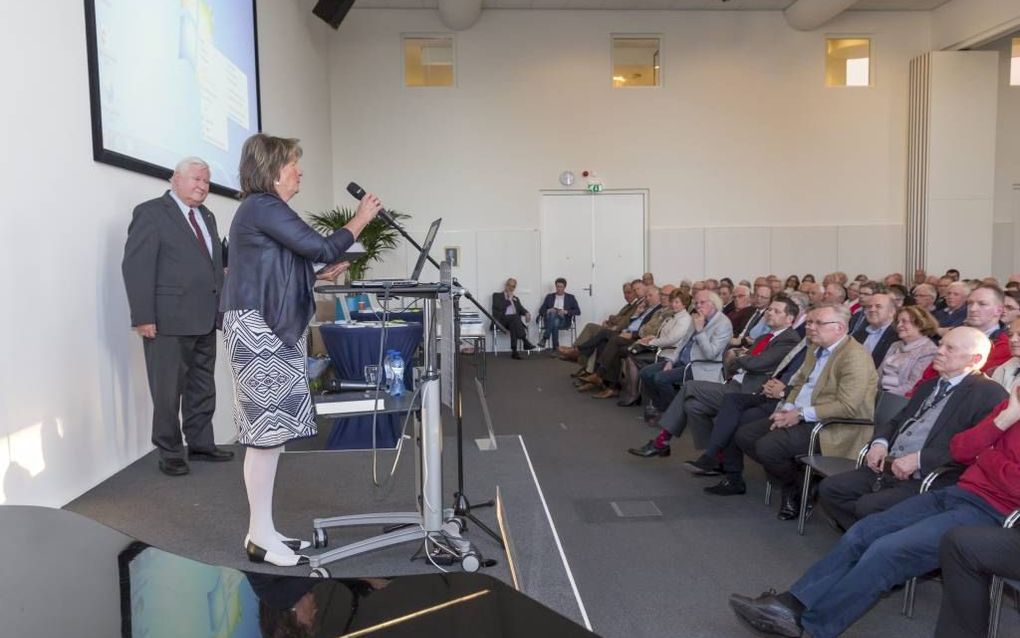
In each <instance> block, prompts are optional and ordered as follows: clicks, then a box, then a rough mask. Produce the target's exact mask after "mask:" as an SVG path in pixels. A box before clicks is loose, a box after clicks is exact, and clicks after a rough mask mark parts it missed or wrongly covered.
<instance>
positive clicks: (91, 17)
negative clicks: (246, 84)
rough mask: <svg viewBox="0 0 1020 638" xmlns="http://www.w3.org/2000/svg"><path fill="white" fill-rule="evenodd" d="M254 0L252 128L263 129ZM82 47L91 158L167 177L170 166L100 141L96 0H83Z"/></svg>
mask: <svg viewBox="0 0 1020 638" xmlns="http://www.w3.org/2000/svg"><path fill="white" fill-rule="evenodd" d="M256 4H257V0H251V16H252V40H253V43H254V50H255V129H256V131H258V132H261V131H262V89H261V79H260V75H261V73H260V72H259V20H258V11H257V7H256ZM85 49H86V51H87V54H88V55H87V57H88V73H89V103H90V107H91V112H92V159H93V160H95V161H97V162H102V163H103V164H109V165H111V166H116V167H118V168H124V169H127V170H129V171H134V172H136V173H142V174H143V175H151V176H152V177H159V178H162V179H170V177H171V176H172V175H173V173H174V170H173V167H166V166H160V165H158V164H153V163H152V162H147V161H145V160H142V159H138V158H137V157H132V156H130V155H124V154H123V153H118V152H116V151H111V150H110V149H108V148H106V145H105V143H104V141H103V104H102V96H101V93H100V90H99V47H98V44H97V40H96V4H95V0H85ZM209 192H210V193H215V194H217V195H223V196H225V197H230V198H233V199H239V198H240V197H241V193H240V191H238V190H237V189H236V188H231V187H230V186H225V185H223V184H218V183H216V182H211V183H210V184H209Z"/></svg>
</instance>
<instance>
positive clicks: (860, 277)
mask: <svg viewBox="0 0 1020 638" xmlns="http://www.w3.org/2000/svg"><path fill="white" fill-rule="evenodd" d="M870 279H871V278H870V277H868V276H867V275H865V274H864V273H858V274H857V276H856V277H854V281H856V282H858V283H862V284H863V283H864V282H865V281H869V280H870Z"/></svg>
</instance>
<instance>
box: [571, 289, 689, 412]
mask: <svg viewBox="0 0 1020 638" xmlns="http://www.w3.org/2000/svg"><path fill="white" fill-rule="evenodd" d="M677 298H678V299H679V298H682V295H680V294H679V293H677ZM645 303H646V304H647V305H648V307H649V308H651V309H652V310H651V313H650V316H649V317H648V320H647V321H645V322H643V323H642V324H641V326H640V328H638V331H637V332H630V331H629V330H624V331H623V332H621V333H620V334H618V335H616V336H614V337H612V338H610V339H608V340H607V341H606V342H605V343H604V344H603V345H602V347H601V348H599V352H598V355H597V358H596V363H595V372H594V373H592V374H590V375H588V376H585V377H580V379H581V381H582V382H583V384H582V386H581V388H579V389H580V390H582V391H587V390H593V389H596V388H602V389H603V391H602V392H600V393H599V394H596V395H595V398H599V399H609V398H612V397H616V396H619V394H620V392H619V387H620V386H619V379H620V364H621V363H622V361H623V359H624V357H626V356H627V349H628V348H629V347H630V346H632V345H634V344H635V343H637V342H638V340H639V339H642V338H644V337H654V336H655V335H657V334H658V332H659V327H660V326H662V324H663V323H665V321H666V319H668V318H669V317H670V316H672V314H673V310H672V308H671V307H670V306H668V305H663V304H662V299H661V297H660V296H659V288H658V286H645ZM682 336H683V335H678V336H677V337H676V339H674V343H675V342H676V341H679V339H680V337H682ZM588 385H590V386H592V387H586V386H588Z"/></svg>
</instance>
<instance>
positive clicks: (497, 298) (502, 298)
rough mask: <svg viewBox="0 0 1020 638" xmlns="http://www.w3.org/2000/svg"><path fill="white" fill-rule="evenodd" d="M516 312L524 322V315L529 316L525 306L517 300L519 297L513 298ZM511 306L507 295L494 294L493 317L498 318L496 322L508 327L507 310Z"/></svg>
mask: <svg viewBox="0 0 1020 638" xmlns="http://www.w3.org/2000/svg"><path fill="white" fill-rule="evenodd" d="M513 304H514V311H515V312H516V313H517V315H518V316H519V317H520V318H521V321H524V315H526V314H528V311H527V309H525V307H524V304H522V303H521V300H520V299H518V298H517V295H514V296H513ZM509 306H510V302H508V301H507V300H506V294H505V293H502V292H494V293H492V316H493V317H495V318H496V321H498V322H500V323H501V324H503V325H504V326H505V325H506V310H507V308H508V307H509Z"/></svg>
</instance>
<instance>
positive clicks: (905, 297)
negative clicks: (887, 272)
mask: <svg viewBox="0 0 1020 638" xmlns="http://www.w3.org/2000/svg"><path fill="white" fill-rule="evenodd" d="M887 292H888V294H889V296H890V297H892V300H893V304H894V305H895V306H896V307H897V308H902V307H903V306H905V305H908V301H909V302H910V303H913V301H912V300H911V299H910V291H909V290H907V287H906V286H904V285H903V284H893V285H891V286H889V287H888V291H887Z"/></svg>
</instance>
